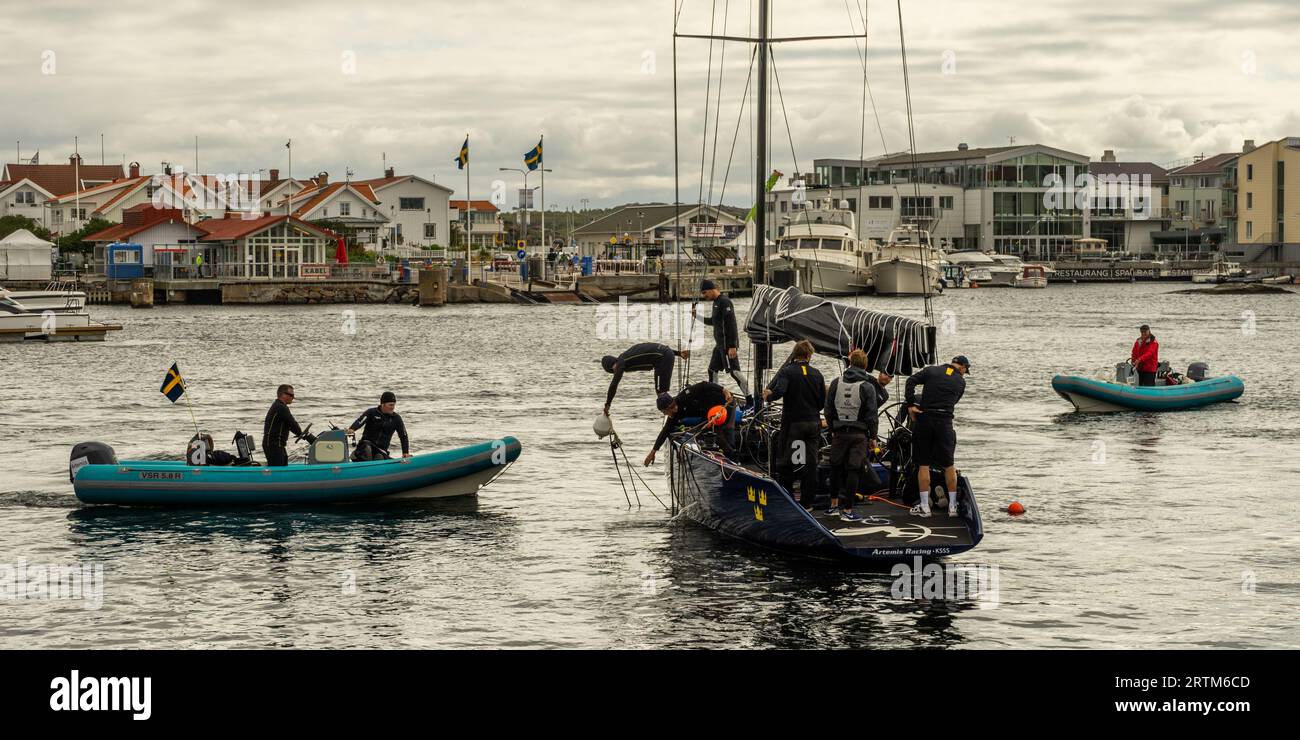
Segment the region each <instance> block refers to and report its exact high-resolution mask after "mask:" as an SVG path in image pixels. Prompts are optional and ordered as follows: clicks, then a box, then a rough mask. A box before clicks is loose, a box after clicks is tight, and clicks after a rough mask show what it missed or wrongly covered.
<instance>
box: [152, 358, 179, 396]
mask: <svg viewBox="0 0 1300 740" xmlns="http://www.w3.org/2000/svg"><path fill="white" fill-rule="evenodd" d="M158 390H159V391H161V392H162V394H163V395H164V396H166V397H167V399H168V400H169V401H171V402H172V403H176V402H177V401H179V400H181V396H183V395H185V380H184V379H183V378H182V377H181V369H180V368H179V367H177V366H176V363H174V362H173V363H172V367H171V369H170V370H168V371H167V375H166V376H164V377H163V382H162V387H161V388H159V389H158Z"/></svg>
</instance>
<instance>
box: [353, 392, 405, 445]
mask: <svg viewBox="0 0 1300 740" xmlns="http://www.w3.org/2000/svg"><path fill="white" fill-rule="evenodd" d="M396 408H397V396H396V394H394V393H393V392H392V391H384V393H383V395H381V396H380V397H379V405H378V406H376V407H374V408H372V409H366V410H365V411H363V412H361V416H358V417H357V420H356V421H354V422H352V426H350V427H348V430H347V431H348V436H349V437H352V436H356V433H357V430H358V429H360V428H361V427H362V426H364V427H365V431H363V432H362V433H361V442H359V443H358V444H357V450H356V452H354V453H352V461H353V462H362V461H365V460H373V459H375V458H380V459H383V458H387V457H388V446H389V445H390V444H392V442H393V433H394V432H396V433H397V437H398V439H400V440H401V441H402V457H410V456H411V440H410V438H409V437H407V436H406V425H405V424H403V423H402V415H401V414H399V413H397V411H396Z"/></svg>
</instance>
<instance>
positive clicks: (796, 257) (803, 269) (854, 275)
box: [774, 198, 875, 296]
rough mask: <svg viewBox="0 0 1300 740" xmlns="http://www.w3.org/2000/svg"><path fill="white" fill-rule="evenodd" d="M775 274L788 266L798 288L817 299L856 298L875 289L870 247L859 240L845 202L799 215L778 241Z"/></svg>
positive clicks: (829, 202) (817, 206)
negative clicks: (782, 265) (831, 296)
mask: <svg viewBox="0 0 1300 740" xmlns="http://www.w3.org/2000/svg"><path fill="white" fill-rule="evenodd" d="M775 241H776V254H775V256H774V259H775V264H774V267H775V268H776V269H780V265H781V262H782V261H784V262H785V263H786V264H787V265H788V266H789V267H791V268H792V269H793V270H794V272H795V275H796V280H797V284H798V285H799V286H800V287H801V288H802V289H803V290H804V291H805V292H808V293H813V294H815V295H822V296H828V295H853V294H857V293H865V292H868V291H869V290H870V289H871V280H870V274H869V271H868V268H870V266H871V263H872V262H873V260H874V259H875V250H874V248H873V247H872V246H871V244H870V243H869V242H865V241H860V240H859V239H858V230H857V222H856V220H855V218H854V215H853V211H852V210H850V209H849V207H848V203H847V202H846V201H841V202H840V203H839V204H838V207H837V206H836V204H835V203H834V202H833V201H832V200H831V199H830V198H824V199H820V200H818V201H817V202H816V203H813V204H809V205H808V206H807V207H805V208H802V209H798V210H796V211H795V213H794V214H793V215H792V216H790V217H789V221H788V223H786V225H785V232H784V233H783V234H782V235H781V236H779V237H777V238H776V240H775Z"/></svg>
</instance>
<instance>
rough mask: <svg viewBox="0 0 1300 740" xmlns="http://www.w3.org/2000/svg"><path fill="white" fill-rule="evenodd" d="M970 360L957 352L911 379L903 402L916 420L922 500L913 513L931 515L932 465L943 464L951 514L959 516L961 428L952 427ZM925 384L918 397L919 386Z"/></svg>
mask: <svg viewBox="0 0 1300 740" xmlns="http://www.w3.org/2000/svg"><path fill="white" fill-rule="evenodd" d="M969 373H970V360H968V359H966V356H965V355H957V356H956V357H954V358H952V361H951V362H949V363H948V364H946V365H931V366H930V367H927V368H925V369H923V370H921V371H920V372H918V373H916V374H915V375H913V376H912V377H910V378H908V379H907V387H906V390H905V393H904V396H903V402H904V403H905V404H907V411H908V414H910V415H911V417H912V419H913V420H914V421H915V427H914V429H913V431H912V462H913V463H915V464H916V466H917V471H916V476H917V490H918V491H919V492H920V494H921V502H920V503H919V504H917V505H916V506H915V507H913V508H912V514H914V515H916V516H921V517H928V516H930V468H931V466H933V467H936V468H943V477H944V483H945V485H946V490H947V491H948V516H957V513H958V511H957V466H956V464H955V463H954V462H953V457H954V455H955V453H956V451H957V432H956V431H954V430H953V428H952V418H953V410H954V409H955V407H956V406H957V402H958V401H960V400H961V397H962V394H963V393H965V392H966V378H965V376H966V375H967V374H969ZM918 385H919V386H923V387H924V390H923V391H922V392H921V400H920V402H919V403H918V402H917V400H916V386H918Z"/></svg>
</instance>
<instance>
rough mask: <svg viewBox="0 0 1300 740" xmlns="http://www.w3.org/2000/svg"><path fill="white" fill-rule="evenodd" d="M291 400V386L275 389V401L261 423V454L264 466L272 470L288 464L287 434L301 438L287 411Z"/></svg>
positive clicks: (296, 425)
mask: <svg viewBox="0 0 1300 740" xmlns="http://www.w3.org/2000/svg"><path fill="white" fill-rule="evenodd" d="M293 399H294V394H293V386H291V385H282V386H280V387H279V388H277V389H276V391H275V401H274V402H273V403H272V404H271V409H270V410H269V411H267V412H266V420H265V421H264V422H262V452H263V453H265V454H266V464H267V465H268V466H270V467H273V468H278V467H283V466H285V465H288V464H289V451H288V449H286V445H288V443H289V432H293V433H294V435H295V436H298V437H301V436H302V428H301V427H299V426H298V422H297V420H295V419H294V418H293V414H292V413H291V412H290V411H289V404H291V403H293Z"/></svg>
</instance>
